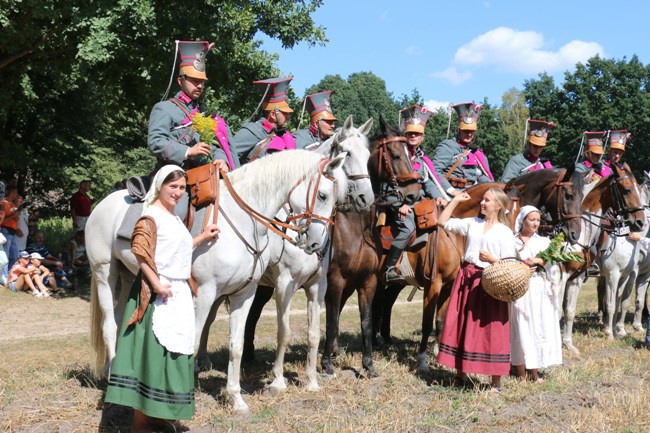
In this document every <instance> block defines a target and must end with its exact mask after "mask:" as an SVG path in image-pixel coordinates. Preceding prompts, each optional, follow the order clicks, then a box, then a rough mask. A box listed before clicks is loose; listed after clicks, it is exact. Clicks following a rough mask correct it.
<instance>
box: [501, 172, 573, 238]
mask: <svg viewBox="0 0 650 433" xmlns="http://www.w3.org/2000/svg"><path fill="white" fill-rule="evenodd" d="M583 179H584V178H583V176H582V174H580V173H576V172H575V170H574V169H573V167H570V168H569V169H553V170H537V171H533V172H530V173H527V174H524V175H523V176H519V177H517V178H515V179H512V180H511V181H510V182H508V183H507V184H506V186H505V188H504V189H505V191H506V193H507V194H508V195H509V197H510V196H513V195H516V196H518V197H519V200H520V206H525V205H533V206H536V207H537V208H538V209H539V210H540V211H541V212H542V215H544V216H546V217H547V220H548V218H549V217H550V221H548V222H549V223H550V226H551V227H550V229H549V230H548V232H550V233H553V232H557V231H558V230H560V229H561V230H562V231H564V233H565V235H566V238H567V240H568V241H569V242H571V243H575V242H577V241H578V239H579V238H580V230H581V224H580V218H581V215H582V214H581V211H580V204H581V203H582V197H583V185H584V180H583Z"/></svg>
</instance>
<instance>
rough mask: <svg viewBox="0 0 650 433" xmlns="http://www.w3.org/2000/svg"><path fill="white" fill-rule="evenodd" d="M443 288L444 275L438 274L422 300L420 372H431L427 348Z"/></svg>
mask: <svg viewBox="0 0 650 433" xmlns="http://www.w3.org/2000/svg"><path fill="white" fill-rule="evenodd" d="M441 286H442V275H440V272H437V273H436V275H435V277H434V280H433V281H432V282H431V284H429V287H427V290H426V293H425V294H424V298H423V300H422V338H421V339H420V348H419V349H418V353H417V356H416V358H417V362H418V372H419V373H427V372H428V371H429V364H428V363H427V346H428V344H429V336H430V335H431V333H432V332H433V318H434V315H435V314H436V306H437V304H438V296H439V295H440V288H441Z"/></svg>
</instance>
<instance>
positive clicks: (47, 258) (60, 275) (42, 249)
mask: <svg viewBox="0 0 650 433" xmlns="http://www.w3.org/2000/svg"><path fill="white" fill-rule="evenodd" d="M26 251H27V252H28V253H30V254H32V253H38V254H40V255H41V256H42V257H43V259H41V262H42V264H43V265H45V266H46V267H47V268H49V269H50V271H52V272H53V273H54V277H55V278H56V282H57V285H58V286H59V287H63V288H64V289H70V288H72V283H71V282H70V280H69V279H68V276H67V274H66V272H65V270H64V269H63V261H61V260H60V259H59V258H57V257H56V256H54V255H53V254H52V253H50V250H49V249H48V248H47V247H46V246H45V234H44V233H43V231H42V230H36V231H35V232H34V234H33V235H32V243H31V244H29V245H28V246H27V250H26Z"/></svg>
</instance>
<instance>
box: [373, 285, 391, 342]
mask: <svg viewBox="0 0 650 433" xmlns="http://www.w3.org/2000/svg"><path fill="white" fill-rule="evenodd" d="M378 284H379V286H378V287H377V290H376V291H375V297H374V298H373V300H372V346H373V348H379V347H381V344H380V343H379V340H378V339H377V333H378V332H380V329H381V328H382V327H383V317H382V316H383V311H384V304H385V302H386V290H387V289H388V288H387V287H386V285H385V284H383V283H378Z"/></svg>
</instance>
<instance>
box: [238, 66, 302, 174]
mask: <svg viewBox="0 0 650 433" xmlns="http://www.w3.org/2000/svg"><path fill="white" fill-rule="evenodd" d="M292 79H293V77H286V78H271V79H268V80H260V81H254V82H253V84H254V85H255V86H256V87H257V89H258V90H259V91H260V93H261V94H262V95H263V96H262V114H263V115H262V117H261V118H260V119H259V120H257V121H256V122H247V123H245V124H244V125H243V126H242V127H241V129H240V130H239V132H237V134H235V138H234V144H235V146H236V147H237V152H238V154H239V158H240V160H241V161H242V163H247V162H250V161H253V160H255V159H257V158H259V157H261V156H264V155H266V154H267V153H272V152H277V151H281V150H291V149H295V148H296V140H295V138H294V136H293V135H292V134H291V133H290V132H289V131H287V130H286V125H287V122H288V121H289V118H290V117H291V113H293V110H292V109H291V107H289V104H288V103H287V90H288V89H289V83H290V82H291V80H292Z"/></svg>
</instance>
